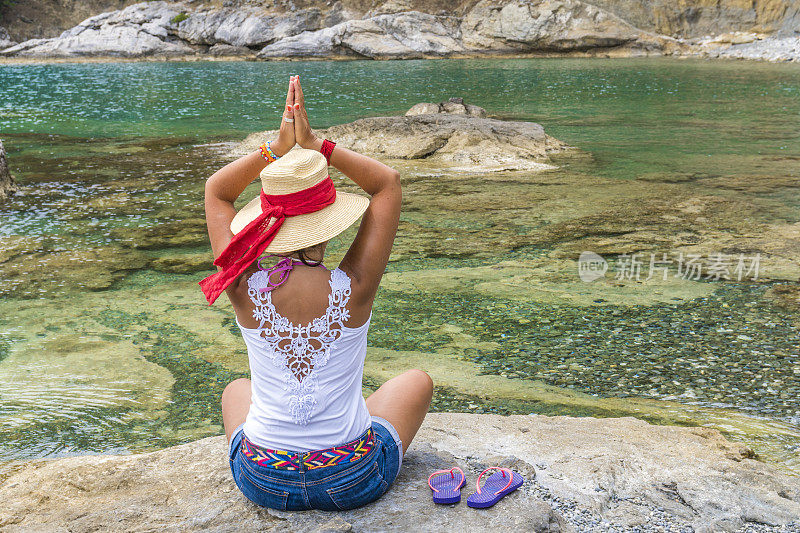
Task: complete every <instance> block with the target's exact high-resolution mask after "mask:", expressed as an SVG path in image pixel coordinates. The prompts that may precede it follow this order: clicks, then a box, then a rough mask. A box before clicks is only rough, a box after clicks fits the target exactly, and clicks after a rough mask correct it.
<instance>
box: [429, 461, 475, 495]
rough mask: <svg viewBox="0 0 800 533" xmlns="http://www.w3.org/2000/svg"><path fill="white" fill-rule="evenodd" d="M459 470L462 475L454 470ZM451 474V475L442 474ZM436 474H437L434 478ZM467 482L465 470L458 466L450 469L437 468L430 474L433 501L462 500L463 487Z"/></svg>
mask: <svg viewBox="0 0 800 533" xmlns="http://www.w3.org/2000/svg"><path fill="white" fill-rule="evenodd" d="M454 471H458V473H459V474H461V476H460V477H458V476H456V475H455V474H454V473H453V472H454ZM442 474H450V475H442ZM434 476H436V477H435V478H434ZM466 484H467V478H466V477H465V476H464V472H463V471H462V470H461V469H460V468H458V467H457V466H456V467H454V468H451V469H450V470H437V471H436V472H434V473H433V474H431V475H430V476H428V486H429V487H430V488H431V490H432V491H433V503H442V504H444V503H458V502H460V501H461V487H463V486H464V485H466Z"/></svg>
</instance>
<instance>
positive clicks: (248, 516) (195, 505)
mask: <svg viewBox="0 0 800 533" xmlns="http://www.w3.org/2000/svg"><path fill="white" fill-rule="evenodd" d="M477 428H480V430H479V431H478V430H477ZM451 465H459V466H461V467H462V468H463V469H464V471H465V473H466V474H467V477H468V482H467V486H466V487H465V489H464V494H465V495H469V494H470V493H472V492H473V490H474V489H473V488H472V486H473V483H474V480H475V478H476V476H477V474H478V473H479V472H480V471H481V470H482V469H483V468H485V467H487V466H490V465H502V466H506V467H509V468H513V469H514V470H516V471H517V472H519V473H521V474H522V475H523V476H525V478H526V483H525V485H523V487H522V488H521V489H520V490H518V491H517V492H515V493H513V494H511V495H509V496H507V497H506V498H504V499H503V500H501V502H500V503H498V504H497V505H496V506H495V507H493V508H491V509H488V510H483V511H475V510H473V509H470V508H468V507H467V506H466V505H465V503H464V502H463V501H462V503H461V504H458V505H454V506H436V505H433V504H432V503H431V501H430V489H428V487H427V485H426V483H425V479H426V478H427V476H428V474H429V473H430V472H432V471H434V470H436V469H440V468H444V467H450V466H451ZM0 498H1V499H2V503H1V504H0V528H2V529H3V531H8V532H22V531H42V530H51V531H60V530H64V531H66V530H69V531H91V530H96V529H103V530H106V531H131V530H156V529H158V530H160V531H186V530H214V531H241V530H260V531H423V530H426V529H427V528H428V527H430V524H431V523H437V524H439V525H441V526H442V527H443V528H444V530H447V531H455V530H459V531H487V530H495V528H496V525H497V523H498V520H499V519H500V518H501V517H502V522H503V524H504V527H506V528H507V529H508V530H510V531H541V532H544V531H588V530H592V527H593V526H599V525H600V524H601V521H603V520H605V525H606V526H609V525H610V526H614V525H616V526H617V527H618V528H621V527H625V526H631V525H636V524H648V523H651V522H652V520H653V518H654V517H656V519H657V520H658V522H659V523H661V524H663V525H664V526H665V527H673V528H684V529H686V528H688V527H694V528H695V529H696V530H700V531H702V530H705V531H734V530H736V529H739V528H741V527H743V526H746V525H747V526H755V525H758V524H767V525H772V526H779V525H786V524H789V523H791V521H792V520H794V519H796V518H797V517H798V516H800V480H798V479H797V478H792V477H788V476H785V475H783V474H780V473H778V472H776V471H775V470H773V469H772V468H770V467H769V466H767V465H764V464H763V463H760V462H759V461H757V460H755V459H753V458H752V453H751V452H750V451H749V450H748V449H747V448H744V447H743V446H741V445H736V444H732V443H730V442H728V441H726V440H725V439H724V438H723V437H722V436H721V435H720V434H719V433H718V432H717V431H715V430H710V429H706V428H681V427H666V426H653V425H650V424H648V423H646V422H643V421H640V420H636V419H633V418H617V419H595V418H571V417H545V416H537V415H530V416H509V417H503V416H498V415H472V414H444V413H439V414H431V415H428V417H427V418H426V421H425V423H424V424H423V426H422V428H421V430H420V432H419V434H418V436H417V438H416V439H415V440H414V442H413V444H412V445H411V447H410V450H409V451H408V453H407V454H406V457H405V459H404V462H403V468H402V471H401V473H400V475H399V477H398V479H397V481H396V482H395V484H394V485H393V486H392V488H391V489H390V490H389V492H388V493H387V494H385V495H384V496H383V497H382V498H381V499H379V500H378V501H376V502H374V503H372V504H370V505H367V506H365V507H363V508H361V509H356V510H353V511H347V512H341V513H328V512H321V511H309V512H305V513H287V512H278V511H273V510H267V509H261V508H258V507H257V506H255V505H253V504H251V503H249V502H248V501H247V500H246V499H245V498H244V496H242V495H241V493H239V491H238V489H237V488H236V487H235V485H234V484H233V481H232V479H231V475H230V470H229V468H228V461H227V460H226V447H225V439H224V437H222V436H219V437H210V438H207V439H203V440H200V441H197V442H191V443H187V444H183V445H181V446H177V447H175V448H169V449H165V450H161V451H157V452H152V453H148V454H141V455H129V456H87V457H71V458H66V459H58V460H54V461H41V460H40V461H33V462H28V463H17V464H13V465H11V467H10V469H9V470H8V473H7V474H6V476H5V479H4V480H3V484H2V488H0ZM789 527H793V526H789ZM676 530H677V529H676Z"/></svg>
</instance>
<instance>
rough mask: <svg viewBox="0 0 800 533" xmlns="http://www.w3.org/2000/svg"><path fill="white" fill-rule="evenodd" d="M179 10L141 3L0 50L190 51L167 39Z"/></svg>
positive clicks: (71, 53) (42, 53) (35, 53)
mask: <svg viewBox="0 0 800 533" xmlns="http://www.w3.org/2000/svg"><path fill="white" fill-rule="evenodd" d="M180 13H181V5H180V4H170V3H168V2H162V1H157V2H145V3H141V4H134V5H132V6H129V7H127V8H125V9H122V10H120V11H112V12H109V13H102V14H100V15H97V16H94V17H90V18H88V19H86V20H84V21H83V22H81V23H80V24H78V25H77V26H75V27H74V28H72V29H69V30H67V31H65V32H64V33H62V34H61V35H60V36H59V37H55V38H52V39H31V40H28V41H25V42H22V43H20V44H18V45H16V46H12V47H11V48H7V49H5V50H3V51H2V52H0V53H1V54H2V55H12V56H21V57H26V56H27V57H75V56H118V57H143V56H153V55H161V56H175V55H185V54H191V53H193V50H192V48H191V47H189V46H188V45H187V44H186V43H184V42H182V41H173V40H170V38H169V37H170V35H169V32H168V28H169V27H170V26H172V25H173V22H172V20H174V19H175V17H177V16H178V15H179V14H180Z"/></svg>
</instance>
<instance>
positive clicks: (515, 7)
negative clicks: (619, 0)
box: [461, 0, 664, 52]
mask: <svg viewBox="0 0 800 533" xmlns="http://www.w3.org/2000/svg"><path fill="white" fill-rule="evenodd" d="M461 36H462V42H463V44H464V46H465V47H467V48H470V49H473V50H491V51H495V52H497V51H505V52H512V51H515V52H529V51H533V50H539V51H554V52H567V51H572V50H588V49H592V48H610V47H618V46H622V45H627V44H632V43H636V44H637V45H640V46H650V47H654V48H660V47H661V46H662V44H663V43H662V41H663V40H664V38H661V37H658V36H656V35H652V34H647V33H646V32H643V31H641V30H639V29H637V28H635V27H633V26H631V25H630V24H628V23H627V22H625V21H624V20H622V19H621V18H619V17H617V16H616V15H612V14H611V13H609V12H608V11H605V10H603V9H600V8H598V7H595V6H593V5H590V4H586V3H583V2H580V1H578V0H545V1H543V2H528V1H525V0H512V1H511V2H508V1H504V0H481V1H480V2H478V3H477V4H476V5H475V7H474V8H472V9H471V10H470V11H469V12H468V13H467V14H466V15H465V16H464V19H463V20H462V22H461Z"/></svg>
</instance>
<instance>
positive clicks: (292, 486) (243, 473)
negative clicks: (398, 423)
mask: <svg viewBox="0 0 800 533" xmlns="http://www.w3.org/2000/svg"><path fill="white" fill-rule="evenodd" d="M372 430H373V431H374V432H375V445H374V446H373V447H372V449H371V450H370V451H369V453H367V454H366V455H364V456H362V457H361V458H359V459H357V460H356V461H355V462H348V463H341V464H338V465H333V466H326V467H324V468H314V469H310V470H309V469H305V468H300V469H299V470H283V469H277V468H273V467H270V466H262V465H260V464H258V463H255V462H253V461H251V460H249V459H248V458H246V457H245V456H244V454H243V453H241V443H242V437H243V435H244V433H243V431H242V426H239V427H238V428H236V430H235V431H234V432H233V436H232V437H231V443H230V448H229V454H228V455H229V457H230V465H231V472H232V473H233V480H234V482H235V483H236V486H237V487H239V490H241V491H242V494H244V495H245V497H247V499H248V500H250V501H252V502H253V503H255V504H256V505H260V506H262V507H270V508H272V509H278V510H280V511H305V510H308V509H321V510H323V511H345V510H347V509H355V508H357V507H361V506H363V505H366V504H368V503H370V502H372V501H374V500H377V499H378V498H380V497H381V496H383V494H384V493H385V492H386V491H387V490H389V486H390V485H391V484H392V483H393V482H394V480H395V478H397V474H398V473H399V472H400V465H401V463H402V462H403V443H402V442H401V441H400V436H399V435H398V434H397V431H396V430H395V429H394V427H393V426H392V425H391V424H390V423H389V422H388V421H386V420H385V419H383V418H380V417H377V416H373V417H372Z"/></svg>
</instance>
